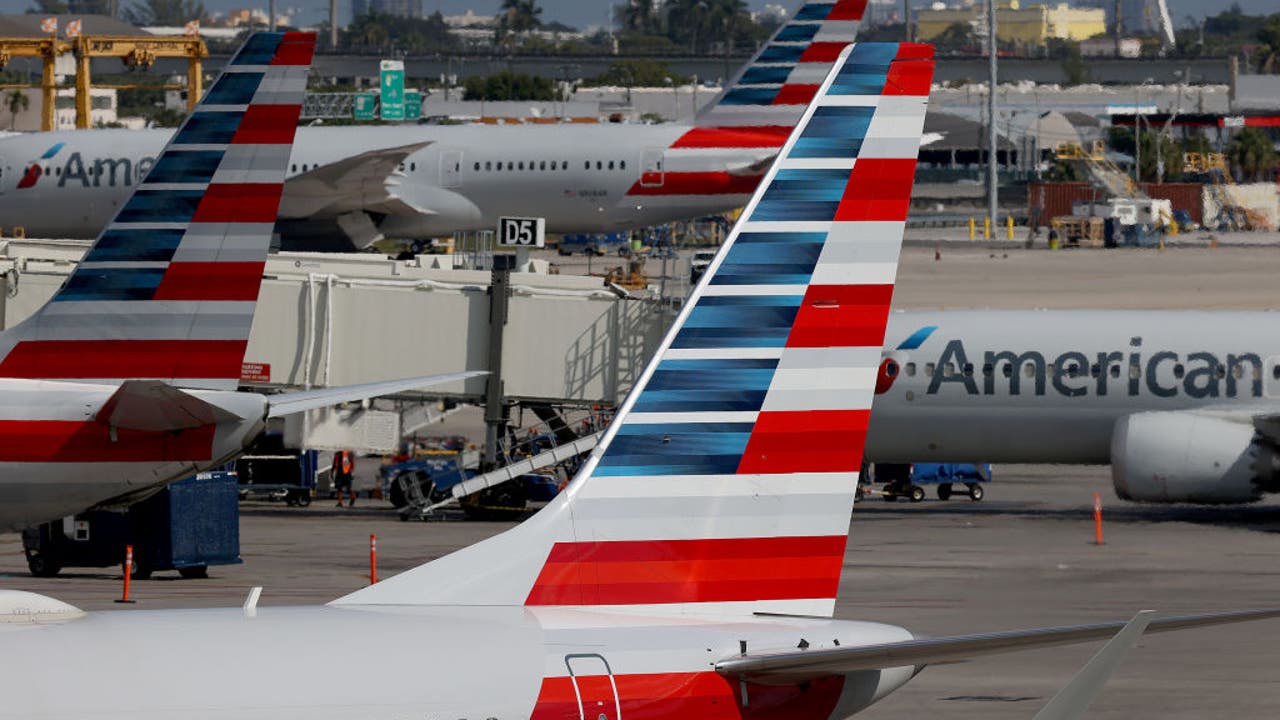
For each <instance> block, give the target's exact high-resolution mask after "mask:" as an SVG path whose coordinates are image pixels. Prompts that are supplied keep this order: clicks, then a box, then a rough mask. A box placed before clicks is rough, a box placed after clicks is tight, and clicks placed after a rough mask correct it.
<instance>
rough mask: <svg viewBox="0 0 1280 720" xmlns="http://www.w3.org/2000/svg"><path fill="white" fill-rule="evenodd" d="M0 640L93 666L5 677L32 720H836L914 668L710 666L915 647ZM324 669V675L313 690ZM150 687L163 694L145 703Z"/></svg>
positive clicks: (488, 638)
mask: <svg viewBox="0 0 1280 720" xmlns="http://www.w3.org/2000/svg"><path fill="white" fill-rule="evenodd" d="M270 593H271V589H270V588H267V589H266V590H265V597H270ZM317 627H321V628H327V629H326V630H325V631H323V632H316V628H317ZM117 636H118V637H130V638H133V640H132V641H131V642H130V643H129V647H128V648H121V647H118V646H116V645H114V644H112V643H110V642H106V641H104V638H108V637H117ZM0 638H3V641H4V643H5V647H6V650H7V651H8V652H10V653H11V654H12V656H13V657H23V656H26V655H25V654H26V653H27V652H38V651H39V649H40V648H42V647H44V648H47V647H48V646H49V644H50V643H56V644H57V645H58V647H65V648H75V649H76V651H75V653H73V655H74V657H73V658H71V659H69V660H68V662H70V663H73V664H74V665H75V666H76V668H77V669H78V668H86V669H87V668H93V672H85V673H79V672H76V675H75V676H76V677H77V684H76V688H75V692H74V693H69V692H68V691H67V687H66V684H65V677H66V675H65V674H64V673H50V672H48V668H42V667H40V666H39V665H37V664H33V663H10V665H9V666H8V668H9V669H8V670H7V672H6V673H5V674H4V676H3V677H0V693H3V695H4V696H5V697H6V698H7V699H6V701H5V703H3V704H2V705H0V718H15V719H16V718H22V719H23V720H34V719H35V718H43V717H53V716H54V715H51V714H48V708H51V707H57V708H58V711H57V713H56V717H59V718H72V717H89V716H96V715H99V714H101V712H102V709H103V708H109V709H110V711H111V713H112V714H113V715H116V716H120V717H129V718H133V719H135V720H161V719H162V718H163V719H164V720H172V719H173V718H184V719H185V720H195V719H198V718H207V719H209V720H214V719H217V720H223V719H227V720H230V719H232V718H234V719H235V720H268V719H269V720H286V719H288V718H306V719H307V720H321V719H327V718H332V719H334V720H339V719H342V720H346V719H348V718H352V717H358V718H366V719H367V720H383V719H385V720H406V719H408V718H419V719H423V718H425V719H427V720H487V719H490V718H492V719H494V720H523V719H525V718H536V719H537V720H563V718H567V717H573V718H582V717H585V718H588V719H589V720H601V719H603V720H623V719H625V718H640V717H669V718H702V719H704V720H721V719H723V720H729V719H731V718H743V717H787V718H794V719H795V720H828V719H829V718H842V717H847V716H849V715H851V714H853V713H854V712H857V711H858V710H861V709H863V708H865V707H867V706H868V705H870V704H872V703H873V702H875V701H876V700H878V699H880V698H882V697H884V696H885V695H887V694H888V693H889V692H891V691H892V690H894V689H896V688H898V687H900V686H901V685H902V684H904V683H905V682H906V681H907V680H909V679H910V678H911V676H912V675H913V672H914V668H893V669H887V670H875V671H862V672H857V673H852V674H850V675H847V676H838V675H833V676H829V677H825V678H822V679H820V680H817V681H814V682H812V683H810V684H806V685H804V686H802V687H797V686H795V685H790V686H765V685H756V684H750V683H748V684H745V685H739V683H738V682H736V681H735V680H731V679H729V678H725V677H722V676H720V675H718V674H717V673H716V672H715V671H714V670H713V669H712V666H713V665H714V663H716V662H717V661H719V660H723V659H726V658H730V657H733V656H736V655H737V654H738V653H739V652H740V647H741V646H740V644H739V643H745V644H746V648H747V650H749V651H751V652H764V651H767V650H771V649H772V650H790V649H794V648H795V647H796V645H797V644H799V643H801V642H802V641H803V642H806V643H808V644H809V646H811V647H812V648H813V649H815V650H816V649H821V648H831V647H835V646H837V645H839V646H844V647H850V646H856V645H865V644H876V643H886V642H894V641H901V640H907V639H910V638H911V634H910V633H909V632H908V631H906V630H904V629H902V628H898V627H894V626H891V625H882V624H879V623H870V622H852V621H839V620H822V619H802V618H751V617H745V618H740V619H737V620H720V621H715V620H712V619H708V618H703V619H700V618H698V617H697V616H683V617H680V616H666V617H663V616H650V617H646V616H640V615H627V614H623V613H609V612H604V613H592V612H583V611H574V610H559V609H555V608H522V607H490V608H483V607H480V608H460V607H452V608H451V607H405V606H396V607H365V608H336V607H313V608H299V607H290V608H262V609H258V610H256V611H255V612H253V613H252V614H247V613H245V612H242V611H241V610H239V609H234V610H188V611H169V612H155V611H151V612H148V611H145V610H142V611H133V612H98V613H92V614H90V615H88V616H86V617H83V618H80V619H77V620H71V621H69V622H66V623H65V624H61V625H55V626H45V627H40V626H9V627H6V626H3V625H0ZM406 640H410V641H409V642H406ZM299 657H305V658H307V662H304V663H299V662H297V661H296V659H297V658H299ZM229 667H234V669H235V673H234V674H235V678H236V680H235V691H234V692H233V693H223V694H222V695H221V697H218V691H217V690H216V689H215V688H211V686H210V684H209V683H210V680H211V678H216V677H219V676H225V672H226V671H227V669H228V668H229ZM64 670H65V671H67V672H75V670H73V669H71V668H64ZM317 671H318V672H319V673H320V674H321V675H322V676H326V677H329V679H328V680H327V681H325V682H316V677H317V676H316V673H317ZM140 677H144V678H147V682H148V684H149V685H150V686H151V687H152V688H154V691H152V692H139V691H138V683H137V678H140ZM373 688H377V691H376V693H374V692H373V691H372V689H373ZM744 692H745V707H744V706H743V704H744V697H743V696H744ZM371 693H373V695H376V697H377V699H376V701H373V702H370V700H369V699H370V697H371Z"/></svg>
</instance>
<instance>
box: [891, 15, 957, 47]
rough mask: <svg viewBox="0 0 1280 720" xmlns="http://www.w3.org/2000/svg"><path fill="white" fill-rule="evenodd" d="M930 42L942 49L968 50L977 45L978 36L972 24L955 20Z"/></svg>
mask: <svg viewBox="0 0 1280 720" xmlns="http://www.w3.org/2000/svg"><path fill="white" fill-rule="evenodd" d="M896 39H898V38H895V40H896ZM931 42H932V43H933V44H934V45H935V46H936V47H937V48H938V49H939V50H942V51H957V50H970V49H972V48H974V47H975V46H977V44H978V37H977V35H974V33H973V26H972V25H970V24H969V23H966V22H957V23H951V24H950V25H948V26H947V29H946V30H943V31H942V32H940V33H938V35H937V37H935V38H934V39H933V40H932V41H931Z"/></svg>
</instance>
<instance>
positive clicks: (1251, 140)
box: [1227, 127, 1276, 180]
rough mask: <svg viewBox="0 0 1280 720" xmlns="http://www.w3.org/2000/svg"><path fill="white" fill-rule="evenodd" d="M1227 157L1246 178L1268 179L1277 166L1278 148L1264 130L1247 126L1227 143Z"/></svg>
mask: <svg viewBox="0 0 1280 720" xmlns="http://www.w3.org/2000/svg"><path fill="white" fill-rule="evenodd" d="M1227 157H1228V158H1229V159H1230V160H1231V164H1232V165H1234V166H1235V167H1236V168H1238V169H1239V170H1240V174H1241V176H1242V177H1243V178H1244V179H1245V180H1266V179H1267V176H1268V175H1269V174H1270V172H1271V171H1272V170H1274V169H1275V167H1276V148H1275V146H1274V145H1272V144H1271V138H1269V137H1267V134H1266V133H1265V132H1263V131H1262V130H1259V129H1258V128H1254V127H1247V128H1244V129H1243V130H1241V131H1240V132H1238V133H1236V136H1235V137H1233V138H1231V143H1230V144H1229V145H1227Z"/></svg>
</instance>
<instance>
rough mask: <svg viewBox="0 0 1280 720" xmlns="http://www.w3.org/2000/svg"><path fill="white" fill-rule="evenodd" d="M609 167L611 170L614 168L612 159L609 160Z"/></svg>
mask: <svg viewBox="0 0 1280 720" xmlns="http://www.w3.org/2000/svg"><path fill="white" fill-rule="evenodd" d="M609 169H610V170H612V169H613V161H612V160H610V161H609Z"/></svg>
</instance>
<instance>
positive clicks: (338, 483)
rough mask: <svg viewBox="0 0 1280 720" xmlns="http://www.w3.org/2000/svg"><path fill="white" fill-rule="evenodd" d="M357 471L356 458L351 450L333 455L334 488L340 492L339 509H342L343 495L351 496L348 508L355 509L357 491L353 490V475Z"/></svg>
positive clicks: (340, 451)
mask: <svg viewBox="0 0 1280 720" xmlns="http://www.w3.org/2000/svg"><path fill="white" fill-rule="evenodd" d="M355 469H356V457H355V455H354V454H353V453H352V452H351V451H350V450H339V451H337V452H335V453H334V454H333V488H334V490H336V491H337V492H338V507H342V494H343V491H344V490H345V491H347V492H349V493H350V494H351V502H350V503H349V504H348V507H355V504H356V491H355V490H354V489H352V487H351V483H352V480H353V478H352V475H351V473H352V472H353V471H354V470H355Z"/></svg>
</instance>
